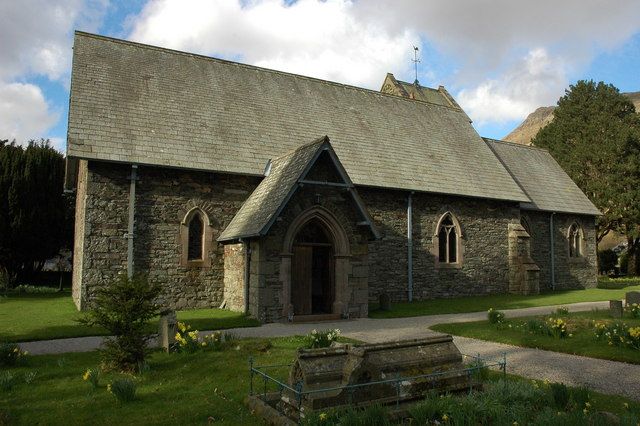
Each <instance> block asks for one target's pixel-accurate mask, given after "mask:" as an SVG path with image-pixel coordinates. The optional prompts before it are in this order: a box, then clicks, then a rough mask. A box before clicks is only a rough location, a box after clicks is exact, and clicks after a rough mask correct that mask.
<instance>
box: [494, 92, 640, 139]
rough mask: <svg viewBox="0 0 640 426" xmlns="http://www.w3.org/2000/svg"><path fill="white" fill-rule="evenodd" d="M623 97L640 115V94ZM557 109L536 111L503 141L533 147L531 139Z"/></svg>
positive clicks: (628, 94)
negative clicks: (628, 100) (627, 99)
mask: <svg viewBox="0 0 640 426" xmlns="http://www.w3.org/2000/svg"><path fill="white" fill-rule="evenodd" d="M623 95H626V96H628V97H629V99H631V102H633V104H634V105H635V107H636V111H637V112H638V113H640V92H631V93H623ZM555 108H556V107H555V106H547V107H540V108H538V109H536V110H535V111H533V112H532V113H531V114H529V116H528V117H527V118H526V119H525V120H524V121H523V122H522V123H520V125H519V126H518V127H516V128H515V129H513V131H512V132H511V133H509V134H508V135H507V136H505V137H504V138H503V139H504V140H505V141H509V142H515V143H519V144H522V145H531V139H533V137H534V136H535V135H536V133H538V130H540V129H542V128H543V127H544V126H546V125H547V124H549V123H551V121H552V120H553V110H554V109H555Z"/></svg>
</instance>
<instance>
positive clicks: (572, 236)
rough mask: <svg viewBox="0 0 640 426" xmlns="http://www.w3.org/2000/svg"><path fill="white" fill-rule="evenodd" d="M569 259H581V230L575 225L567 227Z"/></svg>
mask: <svg viewBox="0 0 640 426" xmlns="http://www.w3.org/2000/svg"><path fill="white" fill-rule="evenodd" d="M568 238H569V257H582V239H583V234H582V228H581V227H580V225H578V224H577V223H573V224H572V225H571V226H570V227H569V234H568Z"/></svg>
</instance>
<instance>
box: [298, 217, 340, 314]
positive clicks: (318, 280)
mask: <svg viewBox="0 0 640 426" xmlns="http://www.w3.org/2000/svg"><path fill="white" fill-rule="evenodd" d="M333 256H334V244H333V241H332V239H331V236H330V235H329V233H328V232H327V230H326V229H325V227H324V226H323V224H322V223H321V222H320V221H319V220H318V219H315V218H314V219H311V220H310V221H309V222H307V223H306V224H305V225H304V226H303V227H302V228H301V229H300V230H299V231H298V233H297V235H296V236H295V238H294V242H293V256H292V271H291V272H292V273H291V304H292V305H293V314H294V315H322V314H330V313H332V311H333V302H334V301H335V278H334V275H335V273H334V271H335V269H334V261H333Z"/></svg>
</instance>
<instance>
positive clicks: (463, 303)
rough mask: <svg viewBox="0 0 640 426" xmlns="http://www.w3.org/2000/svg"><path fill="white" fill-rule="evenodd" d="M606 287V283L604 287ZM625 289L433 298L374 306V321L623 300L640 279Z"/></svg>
mask: <svg viewBox="0 0 640 426" xmlns="http://www.w3.org/2000/svg"><path fill="white" fill-rule="evenodd" d="M603 282H607V283H609V285H611V283H612V282H613V283H617V280H610V279H605V280H603ZM601 285H602V284H601ZM622 285H626V287H623V288H617V289H604V288H590V289H587V290H568V291H557V292H553V293H551V292H550V293H544V294H539V295H536V296H519V295H514V294H496V295H492V296H473V297H455V298H451V299H433V300H424V301H419V302H411V303H408V302H406V303H392V304H391V309H390V310H388V311H381V310H379V309H376V308H377V306H372V309H371V310H370V311H369V317H370V318H404V317H417V316H421V315H437V314H454V313H463V312H480V311H486V310H488V309H489V308H494V309H517V308H531V307H535V306H549V305H566V304H569V303H578V302H598V301H602V300H610V299H623V298H624V294H625V293H626V292H627V291H640V278H636V279H630V280H629V279H627V280H626V281H624V282H623V284H622Z"/></svg>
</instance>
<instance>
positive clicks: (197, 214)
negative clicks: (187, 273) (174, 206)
mask: <svg viewBox="0 0 640 426" xmlns="http://www.w3.org/2000/svg"><path fill="white" fill-rule="evenodd" d="M212 241H213V235H212V228H211V224H210V222H209V216H208V215H207V213H206V212H205V211H204V210H203V209H201V208H200V207H193V208H191V210H189V211H188V212H187V213H186V214H185V216H184V218H183V219H182V221H181V222H180V245H181V248H180V266H184V267H205V268H208V267H210V266H211V256H210V255H209V254H210V252H211V242H212Z"/></svg>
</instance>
